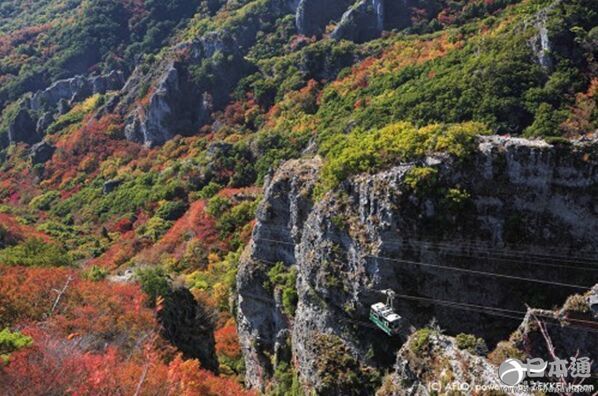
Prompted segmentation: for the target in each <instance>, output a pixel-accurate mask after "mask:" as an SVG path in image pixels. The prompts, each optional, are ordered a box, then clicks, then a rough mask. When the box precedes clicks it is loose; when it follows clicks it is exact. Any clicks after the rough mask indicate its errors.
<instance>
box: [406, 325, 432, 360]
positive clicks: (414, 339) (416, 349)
mask: <svg viewBox="0 0 598 396" xmlns="http://www.w3.org/2000/svg"><path fill="white" fill-rule="evenodd" d="M432 334H434V330H432V329H429V328H423V329H419V330H418V331H416V332H415V333H414V334H413V335H412V336H411V341H410V343H409V349H410V350H411V351H412V352H413V353H415V354H417V355H421V354H422V353H423V351H424V349H426V348H427V346H428V344H429V341H430V336H432Z"/></svg>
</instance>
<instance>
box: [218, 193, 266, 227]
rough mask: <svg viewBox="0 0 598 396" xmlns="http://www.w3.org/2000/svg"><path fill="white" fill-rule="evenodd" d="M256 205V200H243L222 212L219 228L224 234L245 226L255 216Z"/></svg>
mask: <svg viewBox="0 0 598 396" xmlns="http://www.w3.org/2000/svg"><path fill="white" fill-rule="evenodd" d="M256 206H257V202H256V201H252V202H242V203H240V204H239V205H237V206H235V207H234V208H232V209H231V210H229V211H228V212H226V213H224V214H222V215H221V216H220V219H219V221H218V225H217V227H218V230H220V232H221V234H222V235H226V234H227V233H232V232H234V231H236V230H237V229H239V228H240V227H242V226H244V225H245V224H247V223H248V222H249V221H251V220H252V219H253V218H254V217H255V210H256Z"/></svg>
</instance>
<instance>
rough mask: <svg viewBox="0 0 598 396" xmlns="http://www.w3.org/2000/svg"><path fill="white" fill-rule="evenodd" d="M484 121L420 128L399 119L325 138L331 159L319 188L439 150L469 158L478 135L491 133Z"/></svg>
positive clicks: (326, 150) (327, 154)
mask: <svg viewBox="0 0 598 396" xmlns="http://www.w3.org/2000/svg"><path fill="white" fill-rule="evenodd" d="M487 133H489V130H488V129H487V128H486V127H484V126H483V125H482V124H479V123H474V122H467V123H463V124H450V125H440V124H433V125H429V126H427V127H423V128H419V129H418V128H416V127H415V126H414V125H413V124H410V123H407V122H399V123H395V124H391V125H389V126H387V127H385V128H382V129H378V130H372V131H369V132H363V131H357V132H354V133H352V134H350V135H349V136H348V137H345V136H340V137H337V138H333V139H330V140H328V141H327V142H324V144H323V147H322V152H323V154H325V155H326V157H327V162H326V164H325V165H324V168H323V170H322V179H321V183H320V186H319V192H320V193H322V192H324V191H326V190H328V189H330V188H334V187H336V186H337V185H338V184H339V183H340V182H341V181H343V180H345V179H346V178H348V177H350V176H351V175H355V174H358V173H364V172H369V173H371V172H376V171H379V170H380V169H382V168H384V167H387V166H390V165H392V164H396V163H399V162H405V161H412V160H414V159H417V158H422V157H424V156H425V155H427V154H431V153H435V152H446V153H448V154H451V155H453V156H455V157H457V158H465V157H466V156H467V155H469V154H470V153H471V152H472V151H473V150H474V148H475V137H476V136H477V135H479V134H487Z"/></svg>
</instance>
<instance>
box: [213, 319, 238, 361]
mask: <svg viewBox="0 0 598 396" xmlns="http://www.w3.org/2000/svg"><path fill="white" fill-rule="evenodd" d="M214 337H215V339H216V353H218V354H219V355H224V356H226V357H229V358H231V359H237V358H239V357H240V356H241V346H240V345H239V335H238V334H237V327H236V326H235V324H234V323H228V324H227V325H226V326H224V327H222V328H221V329H218V330H217V331H216V333H214Z"/></svg>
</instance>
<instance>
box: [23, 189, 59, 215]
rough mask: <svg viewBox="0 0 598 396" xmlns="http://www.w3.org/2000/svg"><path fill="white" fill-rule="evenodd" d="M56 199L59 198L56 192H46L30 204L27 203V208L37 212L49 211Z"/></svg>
mask: <svg viewBox="0 0 598 396" xmlns="http://www.w3.org/2000/svg"><path fill="white" fill-rule="evenodd" d="M58 198H60V193H59V192H58V191H48V192H46V193H43V194H41V195H38V196H37V197H35V198H33V199H32V200H31V202H29V206H31V207H32V208H35V209H37V210H50V208H51V207H52V204H53V203H54V202H56V200H58Z"/></svg>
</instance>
